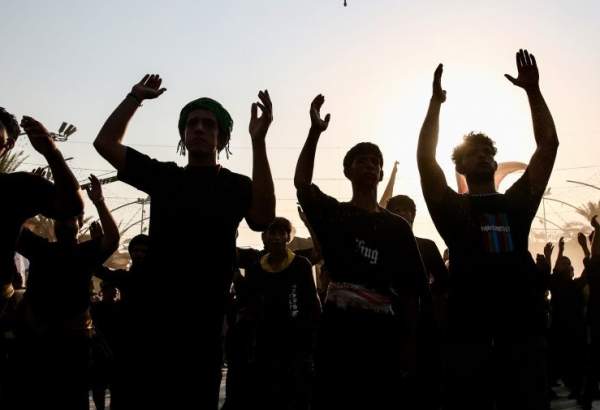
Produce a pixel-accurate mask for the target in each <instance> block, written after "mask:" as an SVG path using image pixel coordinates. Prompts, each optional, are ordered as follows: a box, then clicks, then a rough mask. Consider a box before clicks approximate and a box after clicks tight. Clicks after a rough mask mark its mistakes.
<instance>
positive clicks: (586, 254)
mask: <svg viewBox="0 0 600 410" xmlns="http://www.w3.org/2000/svg"><path fill="white" fill-rule="evenodd" d="M577 242H578V243H579V246H581V250H582V251H583V258H584V259H589V258H590V256H591V254H590V249H589V248H588V243H587V237H586V236H585V234H584V233H583V232H579V233H578V234H577Z"/></svg>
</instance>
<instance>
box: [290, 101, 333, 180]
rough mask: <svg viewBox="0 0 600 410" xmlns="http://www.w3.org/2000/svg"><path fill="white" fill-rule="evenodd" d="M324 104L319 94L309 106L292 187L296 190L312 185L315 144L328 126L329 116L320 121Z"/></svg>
mask: <svg viewBox="0 0 600 410" xmlns="http://www.w3.org/2000/svg"><path fill="white" fill-rule="evenodd" d="M324 102H325V97H323V95H321V94H319V95H317V96H316V97H315V98H314V99H313V101H312V103H311V104H310V130H309V131H308V137H307V138H306V142H305V143H304V146H303V147H302V151H301V152H300V157H299V158H298V162H297V163H296V173H295V175H294V186H295V187H296V189H299V188H301V187H303V186H307V185H310V184H311V183H312V177H313V170H314V167H315V154H316V152H317V143H318V142H319V137H320V136H321V133H322V132H323V131H325V130H326V129H327V127H328V126H329V120H330V119H331V115H330V114H327V115H326V116H325V119H321V107H322V106H323V103H324Z"/></svg>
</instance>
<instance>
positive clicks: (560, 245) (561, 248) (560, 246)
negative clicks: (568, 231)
mask: <svg viewBox="0 0 600 410" xmlns="http://www.w3.org/2000/svg"><path fill="white" fill-rule="evenodd" d="M564 253H565V238H563V237H562V236H561V237H560V239H559V240H558V255H556V262H554V266H556V264H557V263H558V261H559V260H560V259H561V258H562V257H563V256H565V255H564Z"/></svg>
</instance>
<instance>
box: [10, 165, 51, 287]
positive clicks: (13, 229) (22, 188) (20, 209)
mask: <svg viewBox="0 0 600 410" xmlns="http://www.w3.org/2000/svg"><path fill="white" fill-rule="evenodd" d="M53 191H54V187H53V185H52V183H51V182H49V181H47V180H46V179H44V178H42V177H40V176H36V175H33V174H30V173H27V172H14V173H12V174H3V173H0V192H2V201H0V215H2V217H1V218H0V284H2V283H6V279H7V278H11V277H12V275H13V274H14V272H16V268H15V264H14V256H15V248H16V245H17V238H18V236H19V232H20V230H21V225H23V223H24V222H25V221H26V220H27V219H29V218H31V217H33V216H35V215H37V214H40V213H41V214H44V215H49V214H50V208H49V205H50V202H51V198H52V194H53Z"/></svg>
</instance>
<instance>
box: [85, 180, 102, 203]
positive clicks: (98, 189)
mask: <svg viewBox="0 0 600 410" xmlns="http://www.w3.org/2000/svg"><path fill="white" fill-rule="evenodd" d="M89 178H90V184H89V185H88V186H87V187H86V188H85V190H86V191H87V194H88V196H89V197H90V199H91V201H92V202H93V203H97V202H102V201H104V197H103V196H102V185H101V184H100V181H99V180H98V178H96V176H95V175H93V174H91V175H90V177H89Z"/></svg>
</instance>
